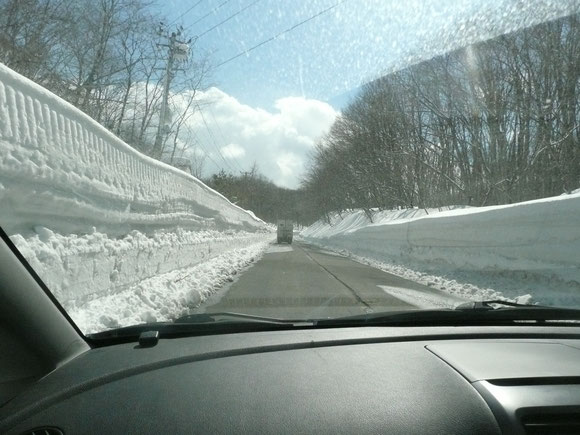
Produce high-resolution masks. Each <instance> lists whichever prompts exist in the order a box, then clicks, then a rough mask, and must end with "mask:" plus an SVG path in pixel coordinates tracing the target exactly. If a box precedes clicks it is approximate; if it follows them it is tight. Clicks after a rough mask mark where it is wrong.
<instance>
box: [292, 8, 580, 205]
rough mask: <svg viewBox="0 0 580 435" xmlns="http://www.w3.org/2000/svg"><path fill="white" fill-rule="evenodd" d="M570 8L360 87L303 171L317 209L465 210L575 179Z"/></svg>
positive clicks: (574, 55) (579, 62) (571, 184)
mask: <svg viewBox="0 0 580 435" xmlns="http://www.w3.org/2000/svg"><path fill="white" fill-rule="evenodd" d="M579 18H580V17H579V16H577V15H574V16H570V17H566V18H563V19H560V20H557V21H554V22H548V23H544V24H542V25H538V26H536V27H533V28H528V29H524V30H520V31H518V32H515V33H512V34H508V35H504V36H501V37H498V38H495V39H492V40H489V41H486V42H482V43H478V44H476V45H472V46H469V47H466V48H464V49H461V50H458V51H455V52H451V53H448V54H446V55H444V56H440V57H436V58H433V59H431V60H429V61H426V62H423V63H420V64H417V65H414V66H412V67H409V68H407V69H405V70H401V71H398V72H396V73H394V74H390V75H388V76H385V77H383V78H381V79H378V80H376V81H373V82H371V83H369V84H367V85H365V86H364V87H363V89H362V91H361V92H360V93H359V95H358V96H356V97H355V98H354V99H353V101H351V103H350V104H349V105H348V107H347V108H346V109H345V110H344V111H343V112H342V115H341V116H340V117H339V118H338V119H337V121H336V122H335V124H334V125H333V127H332V129H331V131H330V132H329V133H328V134H327V135H326V136H325V137H324V138H323V139H322V140H320V142H319V143H318V145H317V148H316V151H315V152H314V153H313V156H312V163H311V166H310V169H309V171H308V173H307V175H306V177H305V179H304V183H303V185H304V188H305V189H306V190H307V191H308V198H309V203H310V206H311V207H312V208H313V209H314V208H315V209H317V210H318V212H319V214H320V215H323V214H328V213H329V212H332V211H338V212H340V211H342V210H347V209H352V208H362V209H364V210H366V211H367V213H368V214H369V216H370V215H371V213H370V210H372V209H374V208H380V209H388V208H396V207H434V206H443V205H450V204H469V205H474V206H482V205H491V204H504V203H511V202H516V201H522V200H528V199H534V198H540V197H546V196H551V195H558V194H561V193H563V192H567V191H570V190H573V189H577V188H578V187H580V142H579V139H580V136H579V133H580V132H579V131H578V123H579V121H580V119H579V116H580V113H579V106H578V105H579V89H578V86H579V79H580V22H579Z"/></svg>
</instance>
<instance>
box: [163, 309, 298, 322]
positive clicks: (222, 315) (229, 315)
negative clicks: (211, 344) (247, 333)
mask: <svg viewBox="0 0 580 435" xmlns="http://www.w3.org/2000/svg"><path fill="white" fill-rule="evenodd" d="M220 319H222V320H227V319H236V320H238V321H240V320H241V321H249V322H265V323H270V324H285V325H287V324H295V323H300V322H301V323H304V322H303V321H301V320H287V319H278V318H275V317H265V316H255V315H252V314H243V313H234V312H229V311H224V312H218V313H196V314H187V315H185V316H181V317H178V318H177V319H175V320H174V321H173V323H196V324H197V323H214V322H220V321H222V320H220Z"/></svg>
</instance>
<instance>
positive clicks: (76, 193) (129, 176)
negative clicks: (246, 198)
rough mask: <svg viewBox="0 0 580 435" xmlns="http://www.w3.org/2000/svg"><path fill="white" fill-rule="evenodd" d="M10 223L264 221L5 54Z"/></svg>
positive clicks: (249, 225) (4, 144)
mask: <svg viewBox="0 0 580 435" xmlns="http://www.w3.org/2000/svg"><path fill="white" fill-rule="evenodd" d="M0 204H1V206H0V225H2V227H3V228H4V229H5V230H6V231H7V232H8V233H9V234H15V233H26V232H30V231H31V229H32V227H33V226H36V225H41V226H44V227H48V228H52V229H54V230H56V231H58V232H61V233H64V234H68V233H74V232H86V231H89V230H90V228H91V227H97V229H98V230H99V231H103V232H106V233H108V234H118V235H121V234H126V233H127V232H129V231H130V230H132V229H139V230H142V231H148V230H150V229H155V228H167V227H171V226H181V227H187V228H191V229H201V228H204V229H207V228H213V229H228V228H237V229H244V230H246V231H255V230H256V229H259V228H262V227H263V225H264V223H263V222H262V221H261V220H260V219H258V218H256V217H255V216H254V215H253V214H251V213H248V212H247V211H245V210H243V209H241V208H239V207H238V206H236V205H234V204H232V203H231V202H229V201H228V200H227V199H226V198H225V197H223V196H222V195H220V194H219V193H217V192H215V191H214V190H212V189H210V188H209V187H207V186H206V185H205V184H203V183H202V182H201V181H199V180H198V179H196V178H195V177H193V176H191V175H189V174H186V173H185V172H182V171H180V170H178V169H176V168H173V167H171V166H169V165H166V164H164V163H161V162H159V161H156V160H154V159H151V158H149V157H147V156H145V155H143V154H141V153H139V152H138V151H136V150H135V149H133V148H131V147H130V146H129V145H127V144H126V143H124V142H123V141H121V140H120V139H119V138H117V137H116V136H115V135H113V134H112V133H110V132H109V131H108V130H106V129H105V128H104V127H102V126H101V125H100V124H98V123H97V122H95V121H94V120H92V119H91V118H89V117H88V116H87V115H85V114H84V113H82V112H81V111H79V110H78V109H76V108H75V107H73V106H72V105H70V104H68V103H67V102H65V101H64V100H62V99H61V98H59V97H57V96H56V95H54V94H52V93H50V92H49V91H47V90H46V89H44V88H42V87H41V86H39V85H37V84H35V83H33V82H32V81H30V80H28V79H26V78H24V77H22V76H20V75H19V74H17V73H15V72H14V71H12V70H10V69H9V68H7V67H5V66H4V65H2V64H0Z"/></svg>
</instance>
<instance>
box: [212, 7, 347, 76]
mask: <svg viewBox="0 0 580 435" xmlns="http://www.w3.org/2000/svg"><path fill="white" fill-rule="evenodd" d="M346 1H347V0H342V1H339V2H338V3H335V4H334V5H332V6H330V7H328V8H326V9H324V10H322V11H320V12H318V13H317V14H316V15H312V16H311V17H309V18H306V19H305V20H303V21H300V22H299V23H297V24H294V25H293V26H292V27H289V28H288V29H286V30H283V31H282V32H280V33H278V34H276V35H274V36H272V37H270V38H268V39H266V40H264V41H262V42H260V43H259V44H256V45H254V46H253V47H250V48H248V49H247V50H244V51H242V52H240V53H238V54H236V55H235V56H232V57H230V58H229V59H227V60H224V61H223V62H221V63H218V64H217V65H216V66H214V67H213V68H211V69H212V70H214V69H217V68H219V67H220V66H223V65H225V64H226V63H229V62H231V61H232V60H235V59H237V58H238V57H240V56H243V55H245V54H248V53H249V52H251V51H253V50H255V49H256V48H260V47H261V46H262V45H266V44H267V43H269V42H272V41H274V40H275V39H278V38H279V37H280V36H282V35H284V34H286V33H289V32H291V31H292V30H294V29H296V28H298V27H300V26H302V25H304V24H306V23H308V22H309V21H312V20H313V19H315V18H317V17H319V16H321V15H323V14H325V13H327V12H329V11H331V10H332V9H334V8H335V7H337V6H339V5H341V4H343V3H344V2H346Z"/></svg>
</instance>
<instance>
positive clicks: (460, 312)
mask: <svg viewBox="0 0 580 435" xmlns="http://www.w3.org/2000/svg"><path fill="white" fill-rule="evenodd" d="M484 302H487V303H468V304H465V305H464V306H463V307H461V306H459V307H458V308H453V309H433V310H407V311H386V312H379V313H368V314H360V315H356V316H348V317H339V318H335V319H327V320H319V321H318V322H317V323H316V325H317V326H318V327H348V326H353V327H356V326H481V325H517V324H519V323H522V322H531V323H535V324H546V323H549V322H554V323H558V322H561V323H558V324H561V325H566V323H564V322H567V324H571V325H575V326H577V325H578V323H580V309H572V308H557V307H545V306H541V305H524V304H516V303H511V302H508V303H505V304H504V302H505V301H484ZM488 304H490V305H491V306H488ZM496 304H497V305H502V304H504V305H506V306H505V307H499V308H494V307H493V305H496Z"/></svg>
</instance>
